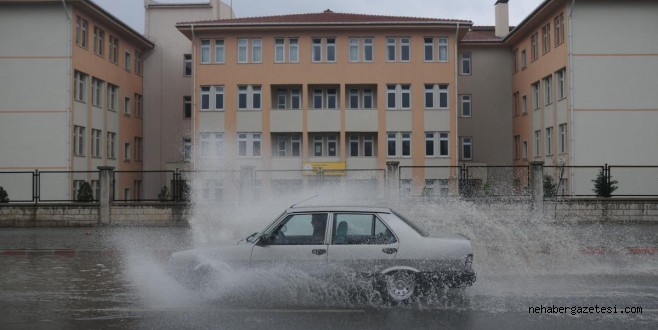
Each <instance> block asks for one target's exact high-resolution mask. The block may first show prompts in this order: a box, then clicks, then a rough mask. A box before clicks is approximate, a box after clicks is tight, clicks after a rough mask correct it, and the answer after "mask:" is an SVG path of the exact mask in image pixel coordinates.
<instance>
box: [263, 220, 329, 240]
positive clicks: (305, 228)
mask: <svg viewBox="0 0 658 330" xmlns="http://www.w3.org/2000/svg"><path fill="white" fill-rule="evenodd" d="M283 228H285V229H283ZM326 228H327V214H326V213H316V214H291V215H289V216H288V217H287V218H286V219H285V220H283V222H282V223H281V224H280V225H279V226H278V227H277V228H276V229H275V230H274V231H273V232H272V234H271V237H272V238H271V239H270V240H269V242H268V244H270V245H320V244H324V238H325V235H326ZM284 232H285V234H284Z"/></svg>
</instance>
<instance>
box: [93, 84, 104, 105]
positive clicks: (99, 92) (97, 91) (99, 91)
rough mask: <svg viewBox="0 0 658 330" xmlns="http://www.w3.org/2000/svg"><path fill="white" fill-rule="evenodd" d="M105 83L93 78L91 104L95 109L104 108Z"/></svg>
mask: <svg viewBox="0 0 658 330" xmlns="http://www.w3.org/2000/svg"><path fill="white" fill-rule="evenodd" d="M104 83H105V82H104V81H102V80H100V79H97V78H91V104H92V105H93V106H95V107H99V108H102V107H103V84H104Z"/></svg>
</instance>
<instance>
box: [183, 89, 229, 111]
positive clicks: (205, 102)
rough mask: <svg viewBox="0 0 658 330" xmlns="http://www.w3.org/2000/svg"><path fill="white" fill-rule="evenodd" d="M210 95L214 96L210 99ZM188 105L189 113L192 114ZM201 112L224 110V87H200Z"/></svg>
mask: <svg viewBox="0 0 658 330" xmlns="http://www.w3.org/2000/svg"><path fill="white" fill-rule="evenodd" d="M211 93H212V94H213V95H214V97H213V98H211V97H210V96H211ZM191 106H192V105H191V104H190V113H191V112H192V109H191ZM200 110H201V111H222V110H224V86H201V109H200Z"/></svg>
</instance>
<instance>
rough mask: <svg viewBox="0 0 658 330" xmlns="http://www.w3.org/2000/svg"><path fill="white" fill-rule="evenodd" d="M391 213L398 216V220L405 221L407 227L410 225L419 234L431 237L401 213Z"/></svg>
mask: <svg viewBox="0 0 658 330" xmlns="http://www.w3.org/2000/svg"><path fill="white" fill-rule="evenodd" d="M391 212H393V214H395V215H397V216H398V218H400V220H402V221H404V222H405V223H406V224H407V225H409V227H411V228H413V229H414V230H415V231H416V232H417V233H419V234H421V235H422V236H429V235H430V234H429V233H428V232H426V231H424V230H422V229H420V227H418V225H416V224H415V223H413V222H412V221H411V220H409V219H408V218H407V217H405V216H404V215H402V214H400V213H399V212H397V211H395V210H391Z"/></svg>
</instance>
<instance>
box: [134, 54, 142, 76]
mask: <svg viewBox="0 0 658 330" xmlns="http://www.w3.org/2000/svg"><path fill="white" fill-rule="evenodd" d="M142 64H143V62H142V53H141V52H139V51H135V73H136V74H138V75H140V76H141V75H143V74H144V66H143V65H142Z"/></svg>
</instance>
